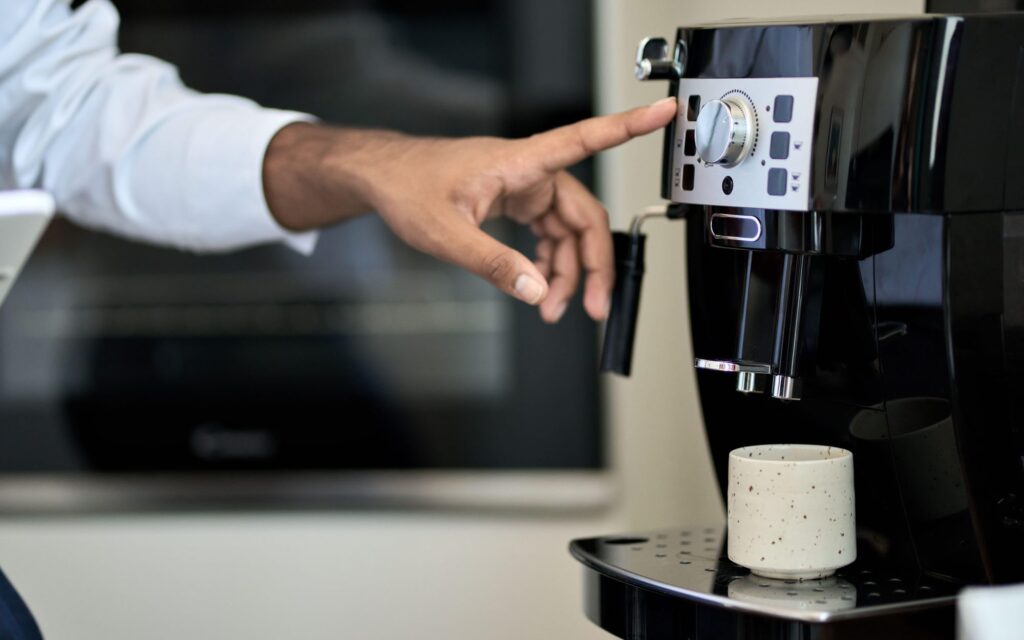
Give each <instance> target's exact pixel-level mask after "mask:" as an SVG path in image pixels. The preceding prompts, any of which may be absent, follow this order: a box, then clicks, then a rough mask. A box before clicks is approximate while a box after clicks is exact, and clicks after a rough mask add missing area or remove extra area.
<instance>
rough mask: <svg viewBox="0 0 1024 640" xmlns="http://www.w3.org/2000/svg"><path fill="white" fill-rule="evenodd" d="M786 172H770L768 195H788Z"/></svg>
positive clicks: (782, 170) (778, 170) (783, 170)
mask: <svg viewBox="0 0 1024 640" xmlns="http://www.w3.org/2000/svg"><path fill="white" fill-rule="evenodd" d="M786 177H787V176H786V170H785V169H769V170H768V195H770V196H784V195H786Z"/></svg>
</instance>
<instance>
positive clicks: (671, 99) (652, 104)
mask: <svg viewBox="0 0 1024 640" xmlns="http://www.w3.org/2000/svg"><path fill="white" fill-rule="evenodd" d="M675 101H676V99H675V98H673V97H671V96H670V97H668V98H662V99H661V100H658V101H657V102H652V103H651V106H652V107H660V106H661V105H663V104H668V103H670V102H675Z"/></svg>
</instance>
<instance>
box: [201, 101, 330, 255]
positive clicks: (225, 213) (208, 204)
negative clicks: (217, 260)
mask: <svg viewBox="0 0 1024 640" xmlns="http://www.w3.org/2000/svg"><path fill="white" fill-rule="evenodd" d="M209 115H210V117H205V118H203V121H202V123H201V125H200V127H199V129H200V130H199V131H196V132H195V135H194V136H193V137H192V140H193V144H194V146H193V148H192V153H190V154H189V156H190V163H189V164H190V166H191V168H192V174H193V181H192V182H191V183H192V184H194V185H196V187H197V189H196V190H195V191H194V192H193V193H194V194H195V196H196V197H197V201H195V202H193V203H190V204H191V205H194V206H190V207H189V209H190V210H192V211H202V214H201V215H202V217H203V218H204V219H205V220H204V222H205V223H204V224H203V225H202V227H201V228H203V235H204V236H206V237H205V238H202V239H200V238H196V239H195V240H196V241H197V242H196V244H198V245H204V244H210V243H211V241H212V243H213V244H231V245H234V246H236V247H245V246H252V245H258V244H265V243H268V242H283V243H284V244H286V245H287V246H289V247H290V248H292V249H294V250H295V251H298V252H299V253H301V254H303V255H309V254H311V253H313V249H314V247H315V246H316V241H317V237H318V235H317V233H316V232H314V231H307V232H301V233H297V232H293V231H289V230H287V229H285V228H284V227H282V226H281V225H280V224H278V223H277V220H276V219H275V218H274V216H273V214H272V213H271V212H270V206H269V205H268V204H267V198H266V194H265V192H264V190H263V159H264V156H265V155H266V152H267V147H268V146H269V145H270V141H271V139H272V138H273V137H274V135H275V134H277V132H278V131H280V130H281V129H282V128H284V127H285V126H287V125H289V124H293V123H295V122H315V121H316V118H314V117H313V116H311V115H309V114H305V113H300V112H297V111H280V110H277V109H264V108H258V107H252V108H244V109H226V110H223V111H215V112H213V113H211V114H209ZM211 194H216V196H215V197H213V198H212V199H211ZM220 239H223V240H225V241H226V242H218V240H220Z"/></svg>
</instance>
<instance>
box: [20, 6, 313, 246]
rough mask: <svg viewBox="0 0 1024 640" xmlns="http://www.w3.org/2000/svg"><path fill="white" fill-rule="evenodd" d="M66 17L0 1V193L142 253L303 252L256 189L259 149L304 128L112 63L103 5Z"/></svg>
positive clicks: (171, 73)
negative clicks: (164, 249)
mask: <svg viewBox="0 0 1024 640" xmlns="http://www.w3.org/2000/svg"><path fill="white" fill-rule="evenodd" d="M68 5H69V1H68V0H63V1H61V0H0V189H9V188H26V187H37V188H42V189H45V190H46V191H49V192H50V193H51V194H53V196H54V198H55V199H56V201H57V204H58V207H59V209H60V210H61V212H62V213H63V214H65V215H66V216H67V217H69V218H71V219H73V220H75V221H76V222H78V223H80V224H83V225H85V226H89V227H92V228H97V229H101V230H104V231H107V232H110V233H116V234H118V235H122V236H127V237H129V238H133V239H137V240H143V241H146V242H150V243H154V244H162V245H170V246H173V247H177V248H181V249H187V250H192V251H223V250H230V249H236V248H240V247H245V246H250V245H254V244H259V243H265V242H275V241H285V242H287V243H289V244H290V245H292V246H293V247H295V248H297V249H299V250H301V251H305V252H308V251H311V250H312V247H313V241H314V237H315V235H314V234H308V233H307V234H295V233H291V232H289V231H287V230H286V229H283V228H282V227H281V226H280V225H279V224H277V222H276V220H275V219H274V217H273V216H272V215H271V214H270V211H269V209H268V208H267V204H266V201H265V198H264V195H263V184H262V168H263V156H264V153H265V152H266V149H267V145H268V144H269V142H270V139H271V138H272V137H273V136H274V135H275V134H276V133H277V132H278V131H279V130H280V129H281V127H283V126H285V125H287V124H290V123H293V122H297V121H302V120H311V118H310V117H309V116H307V115H304V114H299V113H294V112H287V111H276V110H271V109H261V108H260V107H259V106H258V105H256V104H255V103H253V102H251V101H249V100H244V99H242V98H238V97H234V96H223V95H203V94H200V93H197V92H194V91H191V90H189V89H188V88H186V87H185V86H183V85H182V83H181V81H180V79H179V78H178V75H177V71H176V70H175V68H174V67H173V66H171V65H169V64H167V63H165V62H162V61H160V60H157V59H155V58H151V57H149V56H142V55H133V54H120V52H119V51H118V49H117V45H116V42H117V28H118V15H117V11H116V10H115V9H114V7H113V6H112V5H111V4H110V2H109V0H89V1H88V2H86V3H85V4H83V5H82V6H81V7H80V8H79V9H77V10H75V11H72V10H71V9H70V8H69V6H68Z"/></svg>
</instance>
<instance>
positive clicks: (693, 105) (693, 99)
mask: <svg viewBox="0 0 1024 640" xmlns="http://www.w3.org/2000/svg"><path fill="white" fill-rule="evenodd" d="M698 111H700V96H690V99H689V100H687V101H686V119H687V120H689V121H690V122H696V121H697V112H698Z"/></svg>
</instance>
